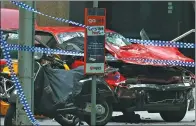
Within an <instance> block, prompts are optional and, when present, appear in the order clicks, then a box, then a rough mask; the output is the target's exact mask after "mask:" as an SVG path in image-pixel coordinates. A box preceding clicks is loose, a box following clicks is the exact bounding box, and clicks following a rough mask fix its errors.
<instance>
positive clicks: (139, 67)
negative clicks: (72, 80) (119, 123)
mask: <svg viewBox="0 0 196 126" xmlns="http://www.w3.org/2000/svg"><path fill="white" fill-rule="evenodd" d="M1 19H2V20H4V18H1ZM16 19H18V18H16ZM4 23H6V22H5V21H4ZM1 25H4V24H1ZM5 26H6V27H2V28H4V29H5V30H6V29H18V25H13V26H12V28H10V27H8V26H9V25H5ZM13 27H14V28H13ZM84 30H85V29H84V28H81V27H39V26H36V37H37V38H38V39H40V41H41V42H42V43H44V44H45V45H47V46H49V47H50V48H53V49H64V50H71V51H79V52H83V51H84ZM9 34H10V35H11V36H15V37H14V39H15V40H16V41H17V39H18V38H17V37H16V36H17V33H9ZM12 34H15V35H12ZM8 43H9V41H8ZM105 46H106V56H107V58H106V62H107V64H108V65H109V66H111V67H116V68H119V72H115V73H114V74H111V75H110V77H108V78H106V82H107V83H108V85H109V86H110V87H112V88H113V89H114V90H116V89H118V90H116V94H117V95H118V97H119V103H120V104H115V105H114V111H122V112H123V113H124V114H125V115H126V114H127V113H130V112H133V111H149V112H153V113H160V115H161V117H162V118H163V119H164V120H165V121H180V120H182V119H183V118H184V116H185V114H186V108H187V106H188V105H187V104H188V103H187V101H188V99H191V100H193V98H192V94H191V93H192V89H193V86H194V83H195V80H194V75H193V74H192V73H191V72H190V71H188V70H186V69H184V68H183V67H178V66H167V65H165V64H162V63H155V62H143V61H141V60H130V59H129V60H128V59H127V58H146V59H152V60H177V61H187V62H194V60H193V59H191V58H188V57H186V56H184V55H183V54H182V53H181V52H180V51H179V50H178V49H177V48H171V47H157V46H145V45H140V44H135V43H130V42H128V41H127V39H125V37H123V36H122V35H120V34H119V33H116V32H114V31H111V30H108V29H107V30H106V45H105ZM15 54H16V53H13V55H15ZM15 58H16V59H17V55H16V57H15ZM61 58H62V59H64V60H66V61H67V63H68V65H69V66H70V67H71V68H75V67H78V66H80V65H83V64H84V62H83V57H78V56H61ZM111 59H112V60H111ZM117 87H118V88H117ZM119 87H120V88H119Z"/></svg>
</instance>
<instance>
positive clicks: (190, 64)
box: [7, 44, 195, 67]
mask: <svg viewBox="0 0 196 126" xmlns="http://www.w3.org/2000/svg"><path fill="white" fill-rule="evenodd" d="M7 49H8V50H19V51H29V52H39V53H45V54H59V55H72V56H84V53H81V52H76V51H75V52H74V51H66V50H60V49H50V48H41V47H35V46H32V47H30V46H22V45H16V44H8V46H7ZM106 59H109V60H116V59H115V58H114V57H106ZM119 60H127V61H139V62H143V63H146V64H149V65H150V64H151V65H153V64H160V65H167V66H185V67H195V62H185V61H176V60H155V59H146V58H120V59H119Z"/></svg>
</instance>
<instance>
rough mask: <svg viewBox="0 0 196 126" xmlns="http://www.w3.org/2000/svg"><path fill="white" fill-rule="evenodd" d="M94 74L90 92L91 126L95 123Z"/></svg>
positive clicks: (95, 85) (95, 84)
mask: <svg viewBox="0 0 196 126" xmlns="http://www.w3.org/2000/svg"><path fill="white" fill-rule="evenodd" d="M96 88H97V83H96V75H93V77H92V92H91V94H92V95H91V106H92V108H91V126H95V125H96V94H97V93H96Z"/></svg>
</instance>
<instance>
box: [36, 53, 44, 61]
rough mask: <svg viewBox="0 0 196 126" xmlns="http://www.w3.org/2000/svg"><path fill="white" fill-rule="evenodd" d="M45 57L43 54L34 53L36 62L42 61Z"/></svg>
mask: <svg viewBox="0 0 196 126" xmlns="http://www.w3.org/2000/svg"><path fill="white" fill-rule="evenodd" d="M42 56H43V53H39V52H35V53H34V59H35V60H40V59H41V58H42Z"/></svg>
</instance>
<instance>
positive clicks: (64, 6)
mask: <svg viewBox="0 0 196 126" xmlns="http://www.w3.org/2000/svg"><path fill="white" fill-rule="evenodd" d="M1 2H2V1H1ZM2 7H3V8H11V9H18V7H17V6H15V5H13V4H12V3H10V2H7V1H3V2H2ZM36 8H37V9H38V10H39V11H41V12H43V13H45V14H48V15H51V16H56V17H61V18H65V19H69V1H36ZM36 20H37V24H38V25H40V26H67V25H69V24H67V23H61V22H57V21H55V20H53V19H49V18H48V17H45V16H41V15H37V17H36Z"/></svg>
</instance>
